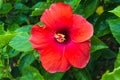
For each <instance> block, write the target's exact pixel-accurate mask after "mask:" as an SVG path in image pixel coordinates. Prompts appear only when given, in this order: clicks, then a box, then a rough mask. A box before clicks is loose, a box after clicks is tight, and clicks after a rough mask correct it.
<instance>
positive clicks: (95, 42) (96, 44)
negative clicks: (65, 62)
mask: <svg viewBox="0 0 120 80" xmlns="http://www.w3.org/2000/svg"><path fill="white" fill-rule="evenodd" d="M91 44H92V45H91V53H93V52H95V51H97V50H101V49H104V48H108V46H107V45H106V44H105V43H103V42H102V41H101V40H100V39H98V38H97V37H95V36H93V37H92V39H91Z"/></svg>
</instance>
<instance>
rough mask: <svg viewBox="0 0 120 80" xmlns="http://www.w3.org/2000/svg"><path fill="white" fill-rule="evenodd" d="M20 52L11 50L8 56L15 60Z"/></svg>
mask: <svg viewBox="0 0 120 80" xmlns="http://www.w3.org/2000/svg"><path fill="white" fill-rule="evenodd" d="M19 53H20V52H19V51H16V50H11V51H10V52H9V53H8V56H9V57H10V58H13V57H15V56H16V55H18V54H19Z"/></svg>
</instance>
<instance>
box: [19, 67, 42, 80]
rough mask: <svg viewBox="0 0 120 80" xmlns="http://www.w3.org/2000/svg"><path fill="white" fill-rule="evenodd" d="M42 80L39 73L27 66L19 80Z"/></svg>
mask: <svg viewBox="0 0 120 80" xmlns="http://www.w3.org/2000/svg"><path fill="white" fill-rule="evenodd" d="M28 79H29V80H44V78H43V77H42V75H41V74H40V73H39V71H38V70H37V69H36V68H34V67H32V66H27V67H26V68H25V69H24V70H22V77H21V78H20V80H28Z"/></svg>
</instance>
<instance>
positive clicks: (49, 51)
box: [40, 43, 70, 73]
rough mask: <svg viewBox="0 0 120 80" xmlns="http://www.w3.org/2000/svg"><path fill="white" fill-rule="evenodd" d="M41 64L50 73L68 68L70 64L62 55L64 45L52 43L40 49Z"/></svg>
mask: <svg viewBox="0 0 120 80" xmlns="http://www.w3.org/2000/svg"><path fill="white" fill-rule="evenodd" d="M40 52H41V56H40V60H41V62H42V66H43V67H44V68H45V69H46V70H47V71H48V72H51V73H55V72H64V71H66V70H68V69H69V68H70V64H69V63H68V61H67V59H66V58H65V57H64V55H63V54H64V47H63V46H59V45H58V46H57V45H56V44H54V43H52V44H50V45H49V46H46V47H44V49H43V50H40Z"/></svg>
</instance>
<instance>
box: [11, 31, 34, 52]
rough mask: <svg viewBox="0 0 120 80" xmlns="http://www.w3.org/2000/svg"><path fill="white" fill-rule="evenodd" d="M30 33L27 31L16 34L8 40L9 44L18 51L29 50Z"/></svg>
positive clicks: (30, 47) (30, 48)
mask: <svg viewBox="0 0 120 80" xmlns="http://www.w3.org/2000/svg"><path fill="white" fill-rule="evenodd" d="M29 38H30V35H28V34H27V33H21V34H18V35H16V36H15V37H14V38H12V40H11V41H10V42H9V45H10V46H11V47H12V48H13V49H16V50H18V51H31V50H32V46H31V44H30V42H29Z"/></svg>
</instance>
